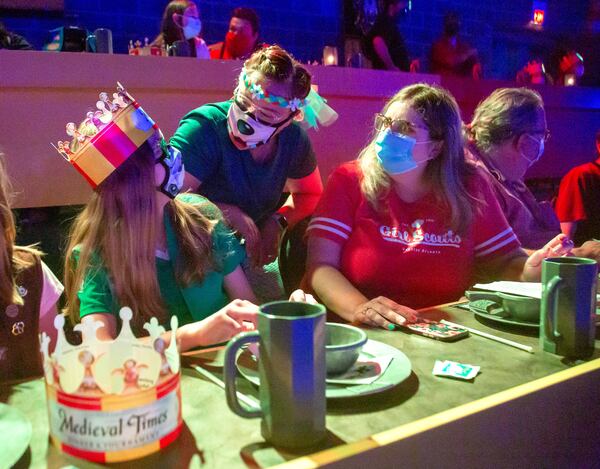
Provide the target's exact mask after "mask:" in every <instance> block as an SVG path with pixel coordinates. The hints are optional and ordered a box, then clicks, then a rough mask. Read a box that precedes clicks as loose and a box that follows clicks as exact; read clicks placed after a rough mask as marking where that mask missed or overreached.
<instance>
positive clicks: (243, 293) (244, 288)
mask: <svg viewBox="0 0 600 469" xmlns="http://www.w3.org/2000/svg"><path fill="white" fill-rule="evenodd" d="M223 286H224V288H225V292H226V293H227V296H228V297H229V299H230V300H234V299H237V298H239V299H241V300H248V301H250V302H251V303H257V300H256V296H255V295H254V292H253V291H252V287H250V283H249V282H248V279H247V278H246V274H245V273H244V270H243V269H242V267H241V266H238V267H236V269H235V270H234V271H233V272H231V273H230V274H228V275H225V278H224V279H223Z"/></svg>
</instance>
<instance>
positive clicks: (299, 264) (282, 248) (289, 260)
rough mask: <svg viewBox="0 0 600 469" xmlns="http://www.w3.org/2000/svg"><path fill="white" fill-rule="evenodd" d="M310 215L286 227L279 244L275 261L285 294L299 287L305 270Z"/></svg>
mask: <svg viewBox="0 0 600 469" xmlns="http://www.w3.org/2000/svg"><path fill="white" fill-rule="evenodd" d="M309 222H310V217H307V218H305V219H304V220H301V221H300V222H298V223H296V225H295V226H294V227H293V228H292V229H291V230H290V229H289V228H288V229H286V230H285V231H284V233H283V235H282V237H281V242H280V244H279V255H278V257H277V261H278V264H279V272H280V273H281V280H282V282H283V288H284V290H285V293H286V295H287V296H289V295H290V294H291V293H292V292H293V291H294V290H296V289H298V288H299V287H300V282H301V281H302V277H303V276H304V272H305V271H306V251H307V244H306V237H305V233H306V228H307V227H308V223H309Z"/></svg>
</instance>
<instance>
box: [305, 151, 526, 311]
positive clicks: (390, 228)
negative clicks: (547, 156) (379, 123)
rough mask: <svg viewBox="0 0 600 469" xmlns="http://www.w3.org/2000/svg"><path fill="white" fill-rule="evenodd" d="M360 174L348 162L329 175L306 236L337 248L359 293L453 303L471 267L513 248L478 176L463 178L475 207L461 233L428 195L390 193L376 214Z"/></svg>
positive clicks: (416, 304)
mask: <svg viewBox="0 0 600 469" xmlns="http://www.w3.org/2000/svg"><path fill="white" fill-rule="evenodd" d="M360 177H361V176H360V169H359V167H358V164H357V163H356V162H351V163H346V164H344V165H342V166H340V167H339V168H338V169H336V170H335V171H334V172H333V173H332V174H331V176H330V177H329V180H328V182H327V186H326V188H325V192H324V193H323V196H322V198H321V201H320V202H319V206H318V207H317V210H316V211H315V214H314V217H313V219H312V220H311V222H310V225H309V227H308V235H309V236H318V237H323V238H327V239H329V240H331V241H334V242H336V243H339V244H341V245H342V252H341V259H340V270H341V272H342V273H343V274H344V276H345V277H346V278H347V279H348V280H349V281H350V282H351V283H352V284H353V285H354V286H355V287H356V288H358V289H359V290H360V291H361V292H362V293H363V294H364V295H365V296H366V297H367V298H374V297H377V296H380V295H382V296H386V297H388V298H390V299H392V300H394V301H396V302H398V303H400V304H403V305H406V306H410V307H412V308H423V307H427V306H432V305H436V304H441V303H447V302H450V301H454V300H457V299H458V298H460V296H462V295H463V294H464V291H465V290H466V289H468V287H469V286H471V285H472V283H473V280H474V273H475V269H476V268H479V267H481V266H484V265H485V263H486V262H487V261H490V260H491V259H496V258H499V257H503V256H507V255H510V254H511V253H512V254H514V253H515V251H517V250H519V247H520V243H519V240H518V239H517V237H516V235H515V234H514V232H513V230H512V228H511V227H510V226H509V225H508V222H507V221H506V219H505V218H504V215H503V214H502V211H501V210H500V207H499V205H498V202H497V201H496V199H495V197H494V195H493V193H492V192H491V188H490V187H489V185H488V184H487V183H486V182H485V180H484V179H482V178H481V176H476V175H474V176H472V177H471V178H470V180H469V183H468V190H469V192H470V193H471V194H472V195H473V196H475V197H477V198H478V199H479V200H481V201H482V202H483V205H482V207H481V209H480V210H478V211H475V213H474V220H473V223H472V225H471V227H469V228H468V229H467V231H466V232H465V233H464V234H462V235H459V234H458V233H455V232H454V231H452V230H451V229H450V228H448V224H447V218H448V217H447V215H448V213H447V212H448V211H447V210H446V209H444V208H443V207H442V206H440V204H439V202H437V201H436V200H435V197H434V195H433V194H429V195H427V196H425V197H423V198H422V199H420V200H418V201H416V202H414V203H407V202H404V201H402V200H401V199H400V198H399V197H398V196H397V195H396V193H395V192H394V191H390V194H389V195H388V196H387V197H386V199H384V200H383V201H382V203H381V206H382V207H385V210H381V211H380V212H377V211H376V210H375V209H374V208H373V207H372V206H371V205H370V204H369V202H368V201H367V200H366V198H365V197H364V195H363V194H362V192H361V190H360Z"/></svg>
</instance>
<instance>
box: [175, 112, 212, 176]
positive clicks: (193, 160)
mask: <svg viewBox="0 0 600 469" xmlns="http://www.w3.org/2000/svg"><path fill="white" fill-rule="evenodd" d="M205 107H207V106H203V107H201V108H198V109H194V110H193V111H191V112H189V113H188V114H186V115H185V116H184V117H183V119H182V120H181V122H180V123H179V127H178V128H177V130H176V131H175V134H174V135H173V137H171V140H170V142H169V143H170V144H171V145H173V146H174V147H175V148H177V149H178V150H179V151H180V152H181V156H182V158H183V164H184V165H185V170H186V171H187V172H188V173H190V174H191V175H192V176H194V177H195V178H196V179H198V180H199V181H206V180H207V179H209V178H210V176H211V175H212V174H214V172H215V171H216V170H217V168H218V166H219V158H220V154H221V152H220V148H219V144H218V136H217V130H216V126H215V125H216V124H215V121H214V119H213V118H211V114H210V110H205V109H204V108H205Z"/></svg>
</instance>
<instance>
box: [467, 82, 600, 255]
mask: <svg viewBox="0 0 600 469" xmlns="http://www.w3.org/2000/svg"><path fill="white" fill-rule="evenodd" d="M466 133H467V142H466V149H467V157H468V158H469V159H470V160H472V161H473V162H475V164H476V165H477V166H478V167H479V168H480V169H481V170H482V171H483V172H484V173H485V174H486V175H487V177H488V179H489V181H490V182H491V184H492V186H493V189H494V193H495V195H496V198H497V199H498V202H499V203H500V207H501V208H502V211H503V212H504V214H505V216H506V219H507V220H508V223H509V224H510V226H511V227H512V228H513V230H514V231H515V233H516V234H517V236H518V238H519V240H520V241H521V244H522V245H523V247H524V248H525V249H527V250H529V251H533V250H535V249H539V248H541V247H543V246H544V245H545V244H546V243H547V242H548V241H550V240H551V239H552V238H553V237H554V236H556V235H557V234H558V233H560V232H561V229H560V228H561V227H560V223H559V221H558V218H557V217H556V214H555V213H554V209H553V208H552V205H551V204H550V203H549V202H538V201H537V200H536V198H535V196H534V195H533V194H532V193H531V191H530V190H529V189H528V188H527V186H526V185H525V181H524V178H525V174H526V172H527V170H528V169H529V167H531V166H532V165H533V164H534V163H535V162H537V161H538V160H539V159H540V158H541V156H542V154H543V153H544V147H545V144H546V142H547V140H548V138H549V137H550V132H549V131H548V128H547V124H546V113H545V111H544V102H543V101H542V97H541V96H540V95H539V93H537V92H536V91H533V90H530V89H527V88H500V89H497V90H495V91H494V92H493V93H492V94H491V95H490V96H488V97H487V98H486V99H484V100H483V101H482V102H481V103H479V105H478V106H477V108H476V109H475V112H474V113H473V120H472V122H471V123H470V124H469V125H468V126H466ZM573 254H575V255H577V256H581V257H592V258H598V257H599V254H600V249H599V243H597V242H594V241H588V242H586V243H584V244H583V245H582V246H581V247H577V248H574V249H573Z"/></svg>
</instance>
